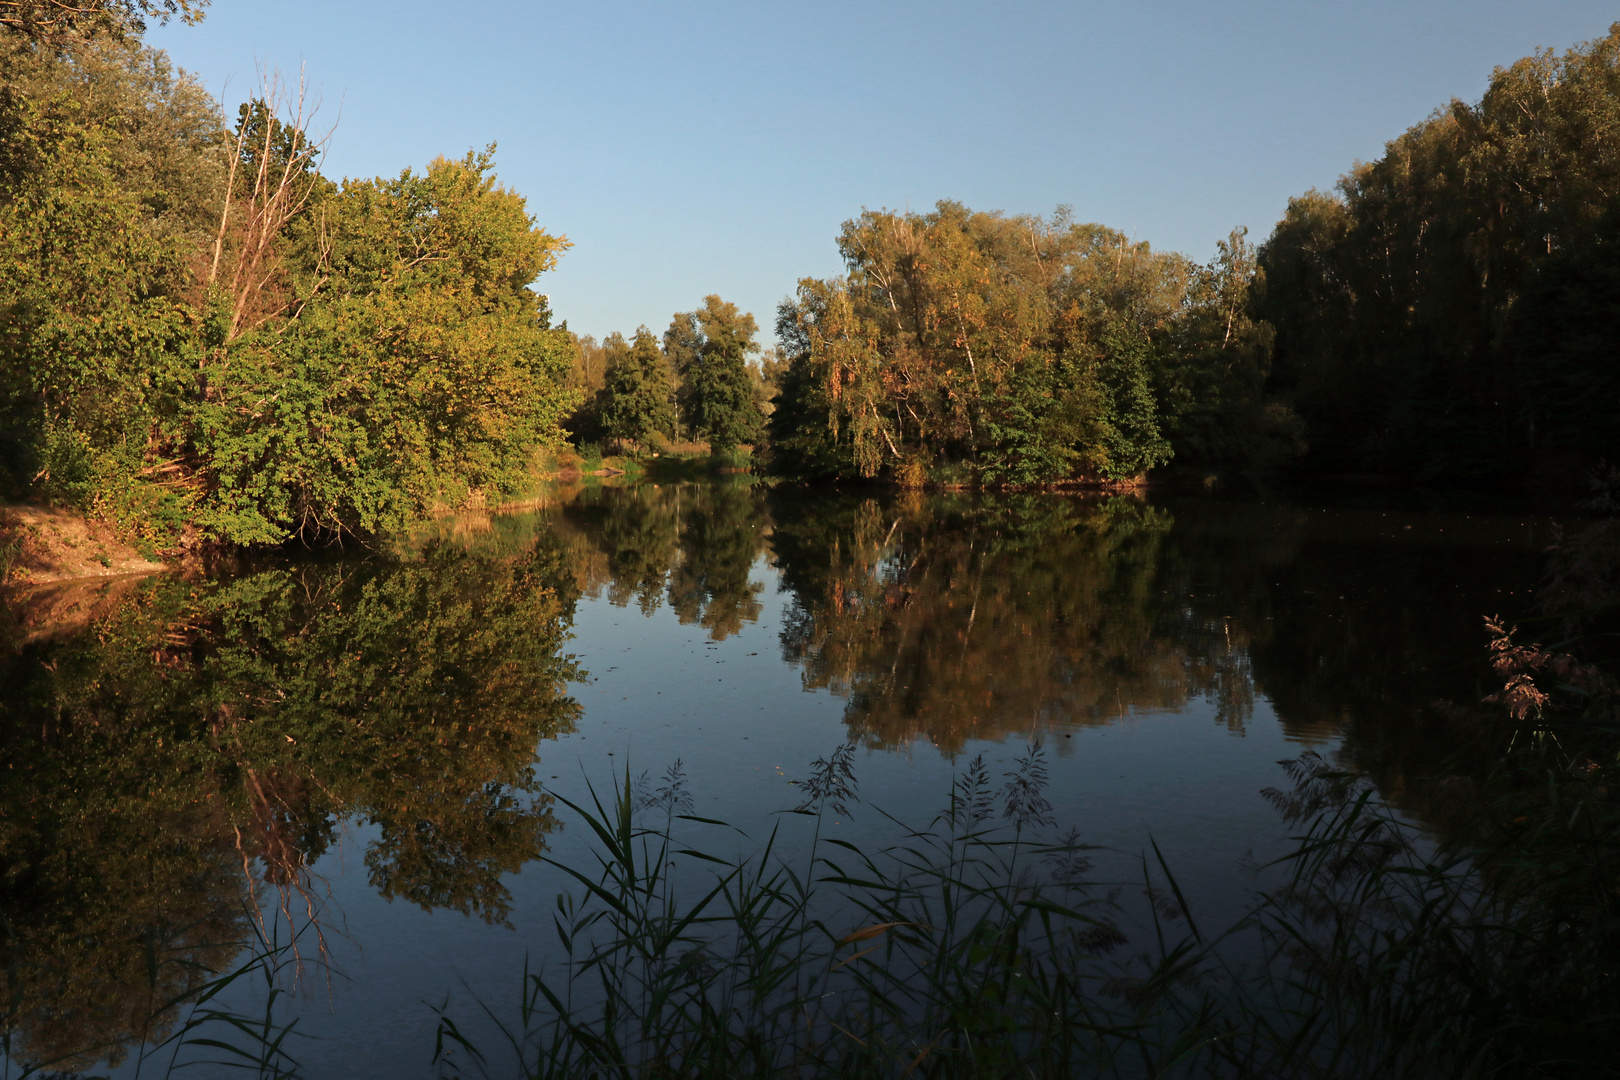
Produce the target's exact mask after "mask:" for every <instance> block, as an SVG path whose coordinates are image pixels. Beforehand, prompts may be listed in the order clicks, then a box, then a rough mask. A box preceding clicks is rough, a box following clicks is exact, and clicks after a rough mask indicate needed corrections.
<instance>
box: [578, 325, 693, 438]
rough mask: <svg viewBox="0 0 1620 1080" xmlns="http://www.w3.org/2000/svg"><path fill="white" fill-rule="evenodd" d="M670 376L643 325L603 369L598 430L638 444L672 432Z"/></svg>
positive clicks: (673, 424) (673, 417)
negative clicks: (605, 373)
mask: <svg viewBox="0 0 1620 1080" xmlns="http://www.w3.org/2000/svg"><path fill="white" fill-rule="evenodd" d="M673 383H674V379H673V377H672V375H671V373H670V370H669V362H668V361H667V360H666V359H665V358H664V354H663V353H662V352H660V351H659V349H658V341H657V339H656V338H654V337H653V336H652V332H651V331H649V330H648V329H647V328H646V327H645V326H643V327H640V328H639V329H637V330H636V337H635V341H633V342H632V343H631V344H630V345H629V347H628V348H625V349H623V350H620V351H618V352H617V353H616V354H615V355H614V356H613V357H612V360H611V364H610V366H609V367H608V369H607V378H606V381H605V385H604V386H603V388H602V392H601V394H600V395H599V402H598V404H597V416H598V417H599V422H600V424H601V427H602V433H603V434H604V435H605V436H606V437H608V438H610V439H624V440H628V441H630V442H634V443H639V444H641V445H642V446H650V445H653V442H654V440H655V439H656V438H658V437H664V438H669V437H672V436H673V435H674V433H675V404H674V385H673Z"/></svg>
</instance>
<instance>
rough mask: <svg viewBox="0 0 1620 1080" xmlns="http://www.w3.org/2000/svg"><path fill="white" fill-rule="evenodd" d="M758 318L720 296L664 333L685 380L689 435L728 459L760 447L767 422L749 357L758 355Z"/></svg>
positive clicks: (684, 404) (683, 392)
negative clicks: (747, 445)
mask: <svg viewBox="0 0 1620 1080" xmlns="http://www.w3.org/2000/svg"><path fill="white" fill-rule="evenodd" d="M758 332H759V328H758V326H757V325H756V324H755V322H754V317H753V316H752V315H749V314H747V313H744V312H740V311H738V310H737V305H736V304H733V303H731V302H729V301H726V300H722V299H720V297H718V296H715V295H712V294H711V295H709V296H706V297H704V298H703V307H701V308H699V309H698V310H697V311H693V312H690V313H683V314H678V315H676V316H675V319H674V321H673V322H671V324H670V328H669V329H668V330H667V331H665V333H664V349H665V352H666V354H667V355H668V356H669V359H670V362H671V364H672V365H673V366H674V367H675V370H676V373H677V374H678V375H679V376H680V379H681V388H680V401H681V409H682V412H683V414H684V417H685V421H686V426H687V429H688V430H689V431H690V432H691V433H692V434H694V435H696V436H697V437H699V438H703V439H707V440H708V443H709V449H710V451H711V452H713V453H715V454H719V455H724V454H729V453H731V452H732V451H733V450H735V449H736V448H737V447H738V446H739V445H740V444H743V443H754V442H757V441H758V440H759V438H760V436H761V435H762V434H763V426H764V416H763V414H762V413H761V411H760V406H759V401H758V400H757V397H756V394H755V378H756V377H755V376H754V375H752V374H751V373H750V366H749V363H748V357H749V355H750V354H752V353H756V352H758V351H759V345H758V344H757V343H756V342H755V341H754V335H755V334H756V333H758Z"/></svg>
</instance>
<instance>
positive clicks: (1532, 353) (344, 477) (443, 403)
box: [0, 4, 1620, 555]
mask: <svg viewBox="0 0 1620 1080" xmlns="http://www.w3.org/2000/svg"><path fill="white" fill-rule="evenodd" d="M59 7H60V6H59V5H48V4H47V5H31V4H23V5H12V6H11V7H8V8H6V9H5V10H6V11H12V9H13V8H15V9H16V11H15V17H11V16H8V17H7V18H6V19H5V20H0V68H3V74H4V89H3V93H0V128H3V130H4V131H5V132H6V133H7V134H6V147H7V151H6V153H5V155H4V158H3V161H0V259H3V260H4V264H5V266H6V267H7V273H6V274H5V276H4V280H3V283H0V311H3V313H4V320H3V325H4V329H3V330H0V487H3V488H4V495H5V496H6V497H7V498H8V499H10V500H13V501H16V500H25V499H31V500H35V501H43V502H47V503H53V504H56V505H58V506H61V507H64V508H72V509H77V510H79V511H81V512H83V513H85V514H88V515H90V516H93V517H97V518H100V519H102V520H104V521H106V522H108V523H110V524H111V525H112V526H113V527H114V528H115V529H116V530H117V531H118V532H119V535H120V537H121V539H123V540H124V541H127V542H130V543H133V544H135V545H136V546H137V547H138V548H139V549H140V550H142V551H143V552H144V553H146V554H148V555H151V554H155V553H156V552H158V551H160V550H174V549H176V548H178V547H181V546H198V545H206V544H211V543H212V544H221V545H236V546H240V545H266V544H276V543H280V542H283V541H285V540H287V539H288V538H291V537H295V536H297V537H302V538H303V539H305V540H321V539H326V540H330V539H334V538H341V537H346V536H348V537H361V538H372V537H378V536H381V535H384V534H387V533H391V532H396V531H398V530H400V529H402V528H405V527H407V526H409V525H410V524H411V523H413V522H416V521H419V520H421V519H422V518H424V517H426V516H430V515H431V514H433V513H437V512H443V511H446V510H455V509H457V508H469V507H470V508H476V507H478V506H485V505H499V504H503V503H506V502H510V501H512V500H514V499H516V498H520V497H522V496H524V495H526V494H530V493H532V492H533V491H534V490H535V489H536V486H537V485H538V484H539V483H540V482H541V481H542V479H543V478H544V477H546V476H547V475H549V474H550V473H552V472H554V471H555V469H556V465H557V459H556V455H557V454H558V453H564V454H566V453H570V452H577V453H580V454H582V455H583V456H585V457H592V456H593V455H595V456H600V455H602V454H608V455H613V454H615V453H617V454H623V455H628V456H629V457H631V458H636V459H650V458H651V457H652V455H654V454H668V453H671V452H674V453H676V454H677V455H680V454H682V453H685V454H686V455H687V456H691V455H692V454H693V453H697V454H700V455H701V454H712V455H714V456H715V459H716V460H717V461H719V462H722V463H726V462H729V463H731V464H732V465H733V466H736V465H737V464H738V463H743V467H750V468H756V467H757V468H763V469H767V470H769V471H771V472H774V473H775V474H777V475H779V476H782V477H786V478H791V479H798V480H828V479H833V480H852V479H883V480H886V481H889V482H892V483H895V484H898V485H901V486H906V487H914V486H947V487H975V486H1001V487H1015V488H1031V487H1043V486H1051V485H1066V484H1067V485H1075V484H1078V485H1083V486H1101V487H1113V488H1121V487H1129V486H1133V485H1136V484H1138V483H1140V482H1142V480H1143V479H1144V478H1145V477H1147V476H1149V475H1151V474H1153V473H1154V472H1155V471H1156V470H1157V471H1161V472H1162V471H1163V470H1165V469H1166V468H1167V467H1168V468H1171V469H1177V468H1180V469H1197V470H1201V472H1202V473H1208V472H1211V471H1214V472H1217V473H1218V472H1221V471H1233V470H1240V471H1241V470H1247V471H1253V470H1259V471H1277V470H1284V469H1287V470H1295V471H1303V472H1305V473H1312V472H1320V471H1323V470H1327V471H1336V472H1344V471H1360V472H1376V473H1379V474H1382V475H1387V476H1392V477H1406V478H1408V479H1417V480H1424V481H1430V482H1451V483H1467V482H1482V481H1489V482H1493V483H1501V482H1513V481H1525V480H1529V479H1535V480H1538V481H1543V482H1544V481H1547V480H1549V479H1551V480H1553V481H1555V482H1556V483H1558V484H1561V485H1563V486H1565V487H1569V486H1571V485H1572V484H1573V483H1574V482H1576V481H1577V480H1578V478H1579V476H1580V474H1581V473H1582V471H1583V470H1584V469H1587V468H1589V467H1590V466H1592V465H1593V464H1594V463H1595V462H1597V461H1599V460H1602V459H1604V458H1609V459H1612V458H1613V457H1614V456H1615V455H1616V454H1617V453H1620V443H1616V442H1615V439H1616V435H1615V431H1616V426H1615V425H1614V423H1613V422H1612V418H1613V414H1614V411H1615V409H1616V407H1617V405H1620V398H1617V397H1616V395H1617V394H1620V389H1617V387H1616V385H1615V376H1614V371H1613V369H1614V367H1615V365H1614V364H1613V363H1612V350H1610V349H1609V348H1608V345H1607V344H1606V342H1607V331H1606V328H1607V327H1608V326H1609V325H1610V323H1611V322H1612V321H1613V315H1614V312H1615V311H1616V310H1617V308H1620V299H1617V298H1616V297H1620V292H1617V288H1616V287H1614V283H1615V280H1620V277H1617V275H1616V273H1614V272H1613V267H1612V266H1611V263H1614V261H1615V251H1616V250H1620V247H1617V244H1620V241H1616V237H1620V232H1617V229H1620V226H1617V225H1616V224H1615V220H1614V218H1615V214H1614V213H1613V212H1612V211H1611V208H1610V203H1611V202H1612V199H1610V197H1609V195H1608V194H1607V193H1608V192H1610V191H1612V190H1613V189H1614V186H1615V183H1616V182H1617V179H1620V178H1617V177H1616V175H1615V174H1616V171H1617V170H1620V162H1617V161H1616V160H1615V158H1614V155H1613V154H1611V153H1609V152H1608V151H1607V150H1606V149H1605V148H1606V147H1608V146H1609V145H1610V144H1611V143H1612V142H1614V141H1615V139H1616V136H1617V135H1620V76H1616V74H1615V71H1616V65H1615V62H1614V58H1615V56H1616V55H1617V54H1620V29H1617V30H1615V31H1611V33H1610V34H1609V35H1608V36H1606V37H1604V38H1601V39H1598V40H1596V41H1593V42H1589V43H1586V44H1584V45H1581V46H1578V47H1576V48H1574V49H1572V50H1570V51H1568V52H1567V53H1565V54H1562V55H1558V54H1554V53H1552V52H1550V51H1548V52H1542V53H1538V54H1537V55H1535V56H1533V57H1528V58H1526V59H1524V60H1522V61H1520V62H1518V63H1516V64H1514V65H1511V66H1509V67H1507V68H1503V69H1500V70H1498V71H1497V72H1496V73H1495V75H1494V76H1493V77H1492V80H1491V84H1490V87H1489V89H1488V90H1487V91H1486V93H1485V94H1484V96H1483V97H1482V98H1481V99H1480V100H1479V101H1478V102H1476V103H1473V104H1468V103H1464V102H1460V101H1454V102H1452V103H1451V104H1450V105H1448V106H1446V107H1445V108H1443V109H1441V110H1439V111H1437V112H1436V113H1435V114H1434V115H1433V116H1431V117H1430V118H1429V119H1428V120H1426V121H1424V122H1423V123H1421V124H1419V125H1417V126H1415V127H1414V128H1412V129H1411V130H1410V131H1408V132H1406V133H1405V134H1403V135H1401V136H1400V137H1399V138H1397V139H1395V140H1393V141H1392V142H1390V143H1389V144H1388V146H1387V147H1386V150H1385V153H1384V155H1383V156H1382V157H1380V158H1379V159H1378V160H1376V161H1373V162H1371V163H1368V164H1365V165H1360V166H1357V167H1356V168H1355V169H1354V170H1353V171H1351V172H1350V173H1348V174H1346V175H1345V176H1344V177H1343V178H1342V179H1341V180H1340V182H1339V184H1338V186H1337V189H1336V191H1335V192H1332V193H1324V192H1318V191H1313V192H1308V193H1306V194H1304V195H1302V196H1300V197H1298V198H1296V199H1293V200H1292V201H1291V202H1290V203H1289V207H1288V210H1287V212H1286V214H1285V216H1284V218H1283V219H1282V221H1281V222H1279V223H1278V225H1277V226H1276V228H1275V229H1274V230H1273V232H1272V233H1271V235H1270V236H1269V237H1268V238H1267V239H1265V240H1264V241H1263V242H1262V243H1260V244H1258V245H1256V244H1254V243H1252V242H1251V240H1250V239H1249V237H1248V235H1247V232H1246V230H1244V229H1241V228H1240V229H1236V230H1234V231H1233V232H1232V233H1231V235H1230V236H1229V237H1228V238H1227V239H1226V240H1224V241H1222V242H1221V243H1220V244H1218V245H1217V250H1216V253H1215V256H1214V257H1213V258H1212V259H1211V260H1209V261H1208V262H1207V263H1199V262H1197V261H1195V260H1193V259H1191V258H1189V257H1187V256H1185V255H1181V254H1178V253H1174V252H1165V251H1157V250H1154V249H1152V248H1151V247H1149V246H1148V245H1147V244H1145V243H1140V242H1135V241H1132V240H1130V239H1129V238H1127V237H1126V236H1125V235H1124V234H1123V233H1121V232H1119V231H1117V230H1114V229H1111V228H1108V227H1106V226H1104V225H1099V224H1082V223H1080V222H1079V221H1078V220H1077V219H1075V218H1074V217H1073V215H1072V213H1071V211H1069V210H1068V209H1067V208H1060V209H1059V210H1058V211H1057V212H1056V213H1054V214H1052V215H1051V216H1048V217H1040V216H1033V215H1009V214H1003V213H999V212H985V211H975V210H972V209H970V208H968V207H966V206H963V205H961V204H958V203H953V202H941V203H940V204H939V205H938V206H937V207H936V208H935V209H934V210H932V211H930V212H926V213H919V212H906V213H899V212H892V211H886V210H877V211H873V210H869V211H865V212H863V213H862V214H861V215H860V216H858V217H856V218H854V219H852V220H850V221H848V222H846V223H845V225H844V227H843V229H842V231H841V232H840V234H839V236H838V239H837V244H838V250H839V253H840V256H841V257H842V259H843V262H844V265H845V273H844V274H843V275H842V276H841V277H837V278H830V279H825V280H819V279H808V278H807V279H805V280H803V281H801V282H800V283H799V285H798V288H797V290H796V292H795V294H794V295H793V296H792V297H790V298H788V299H787V300H785V301H784V302H783V304H782V305H781V307H780V308H779V310H778V311H777V312H776V319H775V331H776V337H777V345H776V346H775V347H773V348H770V349H765V350H762V348H761V345H760V343H759V341H758V337H759V326H758V324H757V322H756V320H755V318H754V316H753V315H752V314H751V313H746V312H742V311H739V310H738V309H737V308H736V306H735V305H734V304H731V303H729V302H727V301H725V300H723V299H721V298H720V297H719V296H716V295H710V296H707V297H705V298H704V300H703V303H702V305H701V306H700V307H698V308H696V309H694V310H692V311H689V312H682V313H677V314H676V315H675V316H674V317H673V319H672V321H671V323H670V325H669V327H668V328H667V329H666V330H665V331H664V332H663V334H662V335H661V337H660V336H658V335H656V334H655V333H654V331H652V330H649V329H647V328H645V327H642V328H640V329H638V330H637V331H636V332H635V333H634V334H632V335H630V336H629V337H625V336H623V335H620V334H612V335H609V336H608V337H607V338H606V339H604V340H603V341H602V342H600V343H598V342H597V341H595V340H594V339H592V338H589V337H584V338H581V337H579V336H577V335H575V334H573V333H571V332H569V331H568V330H567V329H566V326H565V325H559V326H555V327H554V326H553V325H552V313H551V311H550V309H549V305H548V302H547V300H546V298H545V297H544V296H542V295H540V294H538V293H536V292H534V291H533V290H532V288H531V285H532V284H533V282H534V281H535V280H536V279H537V277H538V276H539V275H541V274H542V273H544V272H546V271H548V270H550V269H551V268H552V267H553V266H554V265H555V263H556V260H557V258H558V257H559V256H560V255H561V254H562V253H563V252H564V251H565V250H566V248H567V246H568V242H567V241H566V239H564V238H562V237H558V236H553V235H551V234H550V233H547V232H546V231H545V230H544V229H543V228H541V227H540V226H539V225H538V224H537V223H536V222H535V220H534V219H533V218H532V217H531V216H530V215H529V211H528V207H527V205H526V204H525V202H524V200H523V198H522V197H521V196H520V195H518V194H517V193H515V192H512V191H510V190H508V189H506V188H504V187H502V186H501V185H500V184H499V182H498V181H497V179H496V177H495V174H494V156H493V151H492V150H490V151H485V152H482V153H468V154H466V155H464V156H463V157H460V158H457V159H449V158H441V159H439V160H436V161H434V162H431V163H429V165H428V166H427V168H426V169H425V170H423V171H421V172H415V171H411V170H406V171H404V172H402V173H401V174H399V175H398V176H397V177H393V178H377V179H346V180H342V181H337V180H334V179H331V178H328V177H326V176H325V175H323V174H322V172H321V161H322V151H323V149H324V147H325V145H326V141H327V139H328V138H329V137H330V136H331V134H332V133H331V132H330V131H328V132H326V133H325V134H323V133H322V132H321V130H320V127H319V125H318V123H317V121H316V118H317V115H318V109H317V108H315V106H314V105H313V103H312V102H311V101H310V100H309V99H308V96H307V94H306V92H305V89H304V88H303V87H302V86H289V85H285V84H283V83H281V82H280V81H278V80H277V79H276V78H274V77H266V78H265V79H264V80H263V85H262V86H261V87H260V88H259V91H258V94H257V96H256V97H255V98H254V100H252V101H251V102H250V103H249V104H248V105H246V106H244V107H243V108H242V110H241V111H240V113H239V115H238V116H237V117H236V119H235V121H234V122H229V123H228V122H227V121H226V119H225V118H224V116H223V115H222V112H221V109H220V106H219V104H218V103H217V102H215V101H214V100H213V99H211V98H210V97H209V96H208V95H207V94H206V93H205V92H204V91H203V90H202V89H201V87H200V86H199V85H198V84H197V83H196V82H195V80H193V79H192V78H191V77H190V76H188V75H186V74H185V73H183V72H178V71H176V70H174V69H173V67H172V66H171V65H170V64H169V62H168V60H167V59H166V58H165V57H164V56H163V55H162V54H161V53H158V52H156V51H154V50H151V49H147V48H145V47H144V46H142V45H141V44H140V42H139V31H140V25H141V24H140V19H141V17H142V16H143V15H144V16H148V17H150V16H159V17H164V16H166V14H168V13H178V14H180V15H182V16H183V17H185V18H188V19H194V18H196V17H198V16H200V13H201V8H199V7H196V6H194V5H193V6H187V5H184V4H180V5H179V6H178V7H176V6H174V5H144V4H143V5H135V6H130V5H111V6H105V5H103V6H97V5H90V6H89V7H87V8H86V9H85V11H86V12H90V13H91V14H93V13H94V12H96V11H102V7H105V11H102V14H103V15H105V16H106V17H105V18H100V20H99V21H98V18H99V17H98V18H91V17H90V16H89V15H84V17H83V18H79V16H72V13H71V12H68V14H67V15H62V19H67V21H66V22H64V21H62V19H58V18H56V17H55V16H51V17H50V18H47V16H49V15H51V13H52V12H57V14H59V15H60V14H61V13H62V12H66V11H67V9H65V8H64V9H61V11H60V12H59V11H58V8H59ZM36 8H38V10H37V11H35V9H36ZM75 10H77V9H75ZM29 12H33V13H34V14H32V15H30V14H28V13H29ZM80 14H81V15H83V14H84V13H80ZM69 16H72V17H71V18H69ZM53 19H55V21H52V20H53ZM74 19H79V21H78V22H74V21H73V20H74ZM109 20H110V21H109ZM1611 279H1614V280H1611ZM565 439H568V440H571V441H572V442H573V444H574V448H573V450H572V451H569V450H567V449H565V447H564V440H565ZM682 448H684V450H683V449H682Z"/></svg>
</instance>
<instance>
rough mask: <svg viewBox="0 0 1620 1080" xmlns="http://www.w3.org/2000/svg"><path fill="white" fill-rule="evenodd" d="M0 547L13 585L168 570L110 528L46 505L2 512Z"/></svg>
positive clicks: (8, 581) (6, 580) (14, 508)
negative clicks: (116, 534) (124, 541)
mask: <svg viewBox="0 0 1620 1080" xmlns="http://www.w3.org/2000/svg"><path fill="white" fill-rule="evenodd" d="M0 545H3V550H0V558H5V559H9V561H10V572H9V574H7V575H6V578H5V583H6V584H7V585H11V586H16V585H40V584H44V583H46V582H53V581H73V580H77V579H81V578H108V577H121V576H123V575H126V574H150V573H154V572H156V571H159V570H163V569H165V567H164V565H163V564H162V563H159V562H153V561H152V560H151V559H148V558H145V557H144V556H142V555H141V553H140V552H138V551H136V550H135V549H134V548H132V547H130V546H129V545H128V544H125V543H123V542H122V541H120V540H119V539H118V538H117V537H116V536H115V535H113V532H112V530H111V529H110V528H108V527H107V526H105V525H103V524H101V523H99V522H94V521H87V520H86V519H85V518H84V517H83V516H82V515H80V514H76V513H73V512H72V511H69V510H58V509H53V508H48V507H43V506H7V507H4V508H0Z"/></svg>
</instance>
